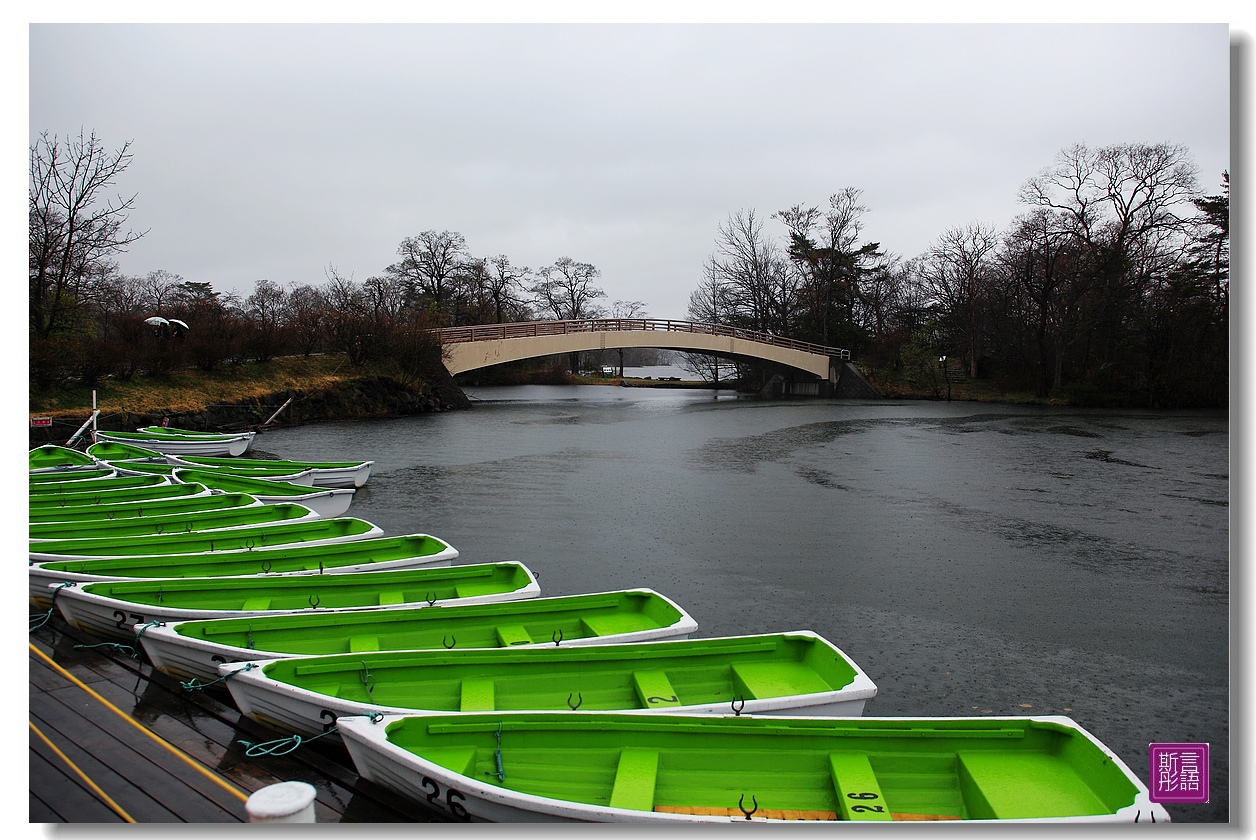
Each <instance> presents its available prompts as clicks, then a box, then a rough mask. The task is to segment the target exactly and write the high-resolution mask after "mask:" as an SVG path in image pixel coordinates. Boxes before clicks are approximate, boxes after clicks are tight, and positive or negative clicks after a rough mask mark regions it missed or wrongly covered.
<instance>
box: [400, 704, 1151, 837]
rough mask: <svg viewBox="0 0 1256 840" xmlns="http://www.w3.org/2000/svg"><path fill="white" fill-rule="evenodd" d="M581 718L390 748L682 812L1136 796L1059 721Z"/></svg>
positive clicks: (509, 723)
mask: <svg viewBox="0 0 1256 840" xmlns="http://www.w3.org/2000/svg"><path fill="white" fill-rule="evenodd" d="M576 717H577V716H575V715H568V714H560V715H558V716H554V715H552V714H551V716H550V717H548V718H547V717H543V716H538V715H519V716H517V717H503V716H496V717H494V716H492V715H467V716H459V717H458V718H452V717H447V718H443V719H441V718H430V717H429V718H417V717H416V718H404V719H401V720H398V721H395V722H393V723H391V724H389V725H388V730H387V738H388V740H389V742H391V743H393V744H396V745H397V746H399V747H402V748H403V749H406V750H409V751H412V752H414V753H416V754H417V755H420V756H423V757H424V758H427V759H428V760H430V761H433V762H434V763H436V764H439V765H440V766H442V767H445V768H447V769H449V770H452V771H453V772H456V773H461V774H463V775H466V776H469V777H472V778H475V779H477V780H480V781H484V782H487V783H489V784H495V785H499V786H501V787H505V788H509V789H511V790H515V791H519V792H522V793H529V794H534V795H537V796H545V797H552V798H555V799H562V800H568V801H573V802H582V803H588V804H592V805H596V806H610V807H617V808H629V809H633V810H644V811H664V812H671V813H681V814H716V815H728V816H733V817H739V816H742V815H743V814H746V813H753V814H754V816H755V817H758V818H764V817H767V818H771V817H775V818H777V819H799V820H850V821H890V820H981V819H987V820H988V819H1017V818H1027V817H1044V816H1045V817H1067V816H1079V815H1088V814H1107V813H1112V812H1114V811H1116V810H1118V809H1119V808H1121V807H1124V806H1127V805H1130V804H1132V803H1133V801H1134V797H1135V794H1136V788H1135V786H1134V785H1133V784H1132V783H1131V782H1130V781H1129V780H1128V779H1127V778H1126V777H1125V776H1124V774H1123V773H1121V772H1119V771H1118V769H1117V768H1116V767H1115V766H1114V765H1113V764H1112V761H1111V759H1110V758H1109V757H1108V756H1107V755H1106V754H1105V753H1104V752H1103V750H1102V749H1100V748H1099V747H1098V746H1097V745H1096V744H1095V743H1093V742H1092V741H1090V740H1088V739H1086V738H1085V737H1082V736H1081V735H1080V734H1079V733H1076V732H1075V731H1074V730H1072V729H1070V728H1069V727H1066V726H1063V725H1060V724H1057V723H1053V722H1048V721H1032V720H1021V719H1018V720H1008V719H999V718H978V719H969V720H966V721H962V722H959V723H957V722H956V721H952V720H946V719H936V720H916V721H914V720H903V719H895V720H878V719H875V718H863V719H852V720H850V721H841V722H833V721H824V720H819V719H798V720H789V721H784V722H782V721H780V720H769V719H764V718H748V717H741V718H735V719H730V718H712V719H709V720H707V721H699V720H695V719H693V718H684V717H672V716H647V717H644V718H638V719H637V720H623V719H622V718H623V716H611V715H596V714H594V715H588V716H581V719H579V720H573V718H576ZM609 718H618V719H613V720H609ZM668 718H670V719H668ZM961 724H962V725H961ZM499 771H500V774H499Z"/></svg>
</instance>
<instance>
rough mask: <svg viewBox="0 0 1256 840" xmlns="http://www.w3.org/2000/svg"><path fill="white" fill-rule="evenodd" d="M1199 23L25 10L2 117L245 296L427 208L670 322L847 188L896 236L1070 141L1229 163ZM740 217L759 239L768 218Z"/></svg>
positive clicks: (1004, 190) (1206, 173)
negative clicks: (78, 14) (559, 262)
mask: <svg viewBox="0 0 1256 840" xmlns="http://www.w3.org/2000/svg"><path fill="white" fill-rule="evenodd" d="M1229 39H1230V35H1229V32H1228V31H1227V27H1226V26H1225V25H1224V24H1190V23H1171V24H1114V25H1102V24H1080V25H1065V24H1023V25H963V24H933V25H909V24H891V25H871V24H844V23H837V24H783V25H775V24H750V25H727V24H696V25H682V24H652V25H630V24H607V25H587V24H579V25H577V24H570V25H548V24H513V25H509V24H469V25H455V24H406V25H401V24H387V25H375V24H278V25H262V24H171V25H149V24H123V23H115V24H69V23H56V24H32V25H31V27H30V29H29V68H30V89H29V90H30V100H29V114H30V123H29V138H28V143H33V142H34V140H35V139H36V138H37V137H38V135H39V134H40V133H41V132H43V131H47V132H49V133H53V134H57V135H60V136H62V137H64V136H66V135H69V134H74V135H77V134H78V132H79V130H80V129H82V130H84V131H86V132H95V133H96V135H97V136H98V137H99V138H100V139H101V141H102V142H103V143H104V144H105V145H106V146H107V147H109V148H111V149H113V148H117V147H118V146H120V145H121V144H122V143H124V142H130V143H131V147H130V150H131V152H132V154H133V155H134V160H133V162H132V164H131V166H130V169H128V170H127V172H126V173H125V175H124V176H123V177H122V179H121V180H120V181H119V183H118V185H117V187H118V191H119V192H120V193H122V194H124V195H131V194H132V193H135V194H137V198H136V201H135V207H134V211H133V212H132V213H131V216H130V219H129V226H130V227H131V228H133V229H136V230H147V231H148V232H147V233H146V234H145V236H144V237H143V238H142V239H141V240H140V241H139V242H138V243H136V244H134V245H133V246H132V247H131V249H130V251H129V252H128V253H126V254H124V255H122V256H121V257H120V258H119V262H120V265H121V268H122V270H123V271H124V272H125V273H126V274H131V275H143V274H146V273H148V272H150V271H153V270H157V269H164V270H166V271H170V272H173V273H176V274H179V275H182V277H183V278H184V279H186V280H192V281H201V282H209V283H211V284H212V285H213V287H214V288H215V289H216V290H219V291H236V292H238V293H239V294H240V295H241V296H246V295H247V294H248V293H249V292H251V290H252V289H253V286H254V283H255V282H256V281H257V280H258V279H261V278H266V279H269V280H272V281H275V282H277V283H279V284H281V285H284V286H287V285H289V284H292V283H297V284H304V283H309V284H321V283H323V282H325V280H326V275H325V270H326V269H327V267H328V266H334V267H335V268H336V269H337V270H338V271H339V272H340V273H342V274H344V275H347V276H348V275H351V276H352V277H354V279H356V280H358V281H362V280H365V279H367V278H368V277H371V276H373V275H376V274H379V273H382V271H383V269H384V268H385V266H387V265H388V264H389V263H391V262H393V261H395V258H396V252H397V246H398V244H399V243H400V242H401V240H402V239H404V238H405V237H407V236H413V235H416V234H418V233H421V232H422V231H425V230H451V231H457V232H459V233H461V234H463V236H465V238H466V243H467V247H468V249H469V251H470V252H471V254H472V255H474V256H479V257H492V256H495V255H497V254H505V255H506V256H508V257H509V258H510V259H511V261H512V262H513V263H515V264H516V265H525V266H529V267H531V268H533V269H536V268H539V267H541V266H544V265H548V264H551V263H553V262H554V261H555V260H556V259H558V258H559V257H564V256H566V257H571V258H572V259H574V260H577V261H581V262H588V263H592V264H593V265H595V266H597V267H598V268H599V269H600V270H601V273H602V276H601V278H600V284H601V287H602V288H603V289H605V290H606V293H607V299H606V300H605V301H603V303H605V304H607V305H609V304H610V303H612V302H614V301H616V300H638V301H642V302H644V303H645V310H646V313H647V314H649V315H650V316H653V317H657V318H685V317H686V315H687V312H686V310H687V306H688V299H689V294H690V292H692V291H693V289H694V288H695V287H696V285H697V283H698V282H699V280H700V279H701V277H702V268H703V263H704V262H705V261H706V260H707V258H708V257H709V256H710V255H711V253H712V252H713V250H714V247H715V240H716V237H717V234H718V231H717V228H718V226H719V225H720V223H721V222H723V221H725V220H726V219H727V218H728V216H729V215H730V214H732V213H734V212H736V211H738V210H740V209H751V208H753V209H754V210H756V211H757V212H758V213H759V214H760V215H761V216H763V217H765V218H766V217H768V216H769V215H770V214H772V213H773V212H775V211H778V210H782V209H785V208H787V207H790V206H792V205H794V204H804V205H817V206H821V207H823V206H824V205H825V203H826V202H827V199H828V196H829V195H831V194H833V193H835V192H837V191H839V190H841V189H843V188H845V187H848V186H851V187H855V188H857V189H859V190H862V196H861V200H862V203H863V204H864V205H866V206H867V208H868V212H867V213H866V215H865V216H864V218H863V222H864V238H865V240H871V241H876V242H880V243H881V246H882V247H883V248H884V249H886V250H888V251H890V252H892V253H894V254H897V255H899V256H901V257H912V256H915V255H917V254H919V253H921V252H922V251H924V250H925V249H926V248H928V246H929V245H930V243H931V242H933V241H934V240H935V239H936V238H937V237H938V236H939V235H940V234H942V233H943V232H944V231H946V230H947V229H948V228H951V227H958V226H961V225H964V224H967V223H969V222H974V221H979V222H984V223H987V224H991V225H994V226H996V227H998V228H999V229H1004V228H1006V227H1007V226H1008V225H1009V223H1010V222H1011V221H1012V220H1013V219H1014V217H1015V216H1016V215H1017V214H1018V213H1020V212H1022V211H1023V209H1024V208H1023V207H1021V206H1020V205H1018V203H1017V200H1016V196H1017V191H1018V188H1019V187H1020V185H1021V184H1022V183H1023V182H1024V181H1025V180H1026V179H1027V178H1029V177H1031V176H1033V175H1034V174H1036V173H1037V172H1038V171H1039V170H1041V169H1042V168H1043V167H1046V166H1048V165H1049V164H1051V163H1052V161H1053V159H1054V157H1055V155H1056V154H1057V152H1059V151H1060V150H1061V149H1062V148H1065V147H1068V146H1071V145H1073V144H1075V143H1086V144H1088V145H1090V146H1096V147H1097V146H1103V145H1108V144H1116V143H1158V142H1165V141H1167V142H1172V143H1180V144H1183V145H1185V146H1187V147H1188V148H1189V149H1190V150H1191V151H1192V152H1193V154H1194V158H1195V161H1196V163H1197V164H1198V166H1199V170H1200V183H1201V186H1202V187H1203V188H1204V189H1205V190H1207V191H1208V192H1210V193H1216V192H1218V191H1219V187H1218V185H1219V183H1220V179H1221V173H1222V171H1223V170H1226V169H1228V168H1230V167H1231V163H1230V151H1229V131H1230V111H1229V107H1230V105H1229V87H1230V76H1229V60H1230V54H1229V48H1230V40H1229ZM767 229H768V231H769V232H770V233H772V234H773V235H778V234H780V233H781V231H782V228H781V227H780V226H779V223H777V222H775V221H771V220H769V222H768V226H767Z"/></svg>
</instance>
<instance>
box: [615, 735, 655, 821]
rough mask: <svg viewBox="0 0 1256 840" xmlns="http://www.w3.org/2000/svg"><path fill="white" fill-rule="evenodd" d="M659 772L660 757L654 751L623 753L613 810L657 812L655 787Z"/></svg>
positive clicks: (625, 751)
mask: <svg viewBox="0 0 1256 840" xmlns="http://www.w3.org/2000/svg"><path fill="white" fill-rule="evenodd" d="M658 772H659V754H658V753H657V752H655V751H654V750H637V749H626V750H620V752H619V765H618V766H617V767H616V768H615V782H614V785H613V786H612V787H611V801H610V806H611V807H612V808H631V809H632V810H634V811H652V810H654V785H655V782H656V781H657V780H658Z"/></svg>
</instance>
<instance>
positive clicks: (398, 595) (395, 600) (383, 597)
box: [379, 590, 406, 607]
mask: <svg viewBox="0 0 1256 840" xmlns="http://www.w3.org/2000/svg"><path fill="white" fill-rule="evenodd" d="M405 602H406V594H405V593H404V592H402V591H401V590H392V591H389V592H381V593H379V605H380V606H381V607H389V606H393V605H395V604H404V603H405Z"/></svg>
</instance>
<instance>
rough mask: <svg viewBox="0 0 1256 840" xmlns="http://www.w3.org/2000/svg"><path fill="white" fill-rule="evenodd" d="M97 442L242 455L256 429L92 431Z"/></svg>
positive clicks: (166, 451) (187, 452) (165, 450)
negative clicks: (222, 431)
mask: <svg viewBox="0 0 1256 840" xmlns="http://www.w3.org/2000/svg"><path fill="white" fill-rule="evenodd" d="M93 437H94V439H95V442H96V443H100V442H102V441H112V442H114V443H126V444H130V445H131V446H139V447H143V448H144V449H153V450H156V451H157V452H161V453H162V454H165V455H243V454H244V453H245V452H247V451H248V449H249V447H250V446H252V445H253V432H244V433H242V434H230V435H218V434H204V435H201V434H190V433H183V434H173V433H169V431H168V430H162V431H161V432H160V433H159V432H157V431H151V432H102V431H99V430H97V431H96V432H94V433H93Z"/></svg>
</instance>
